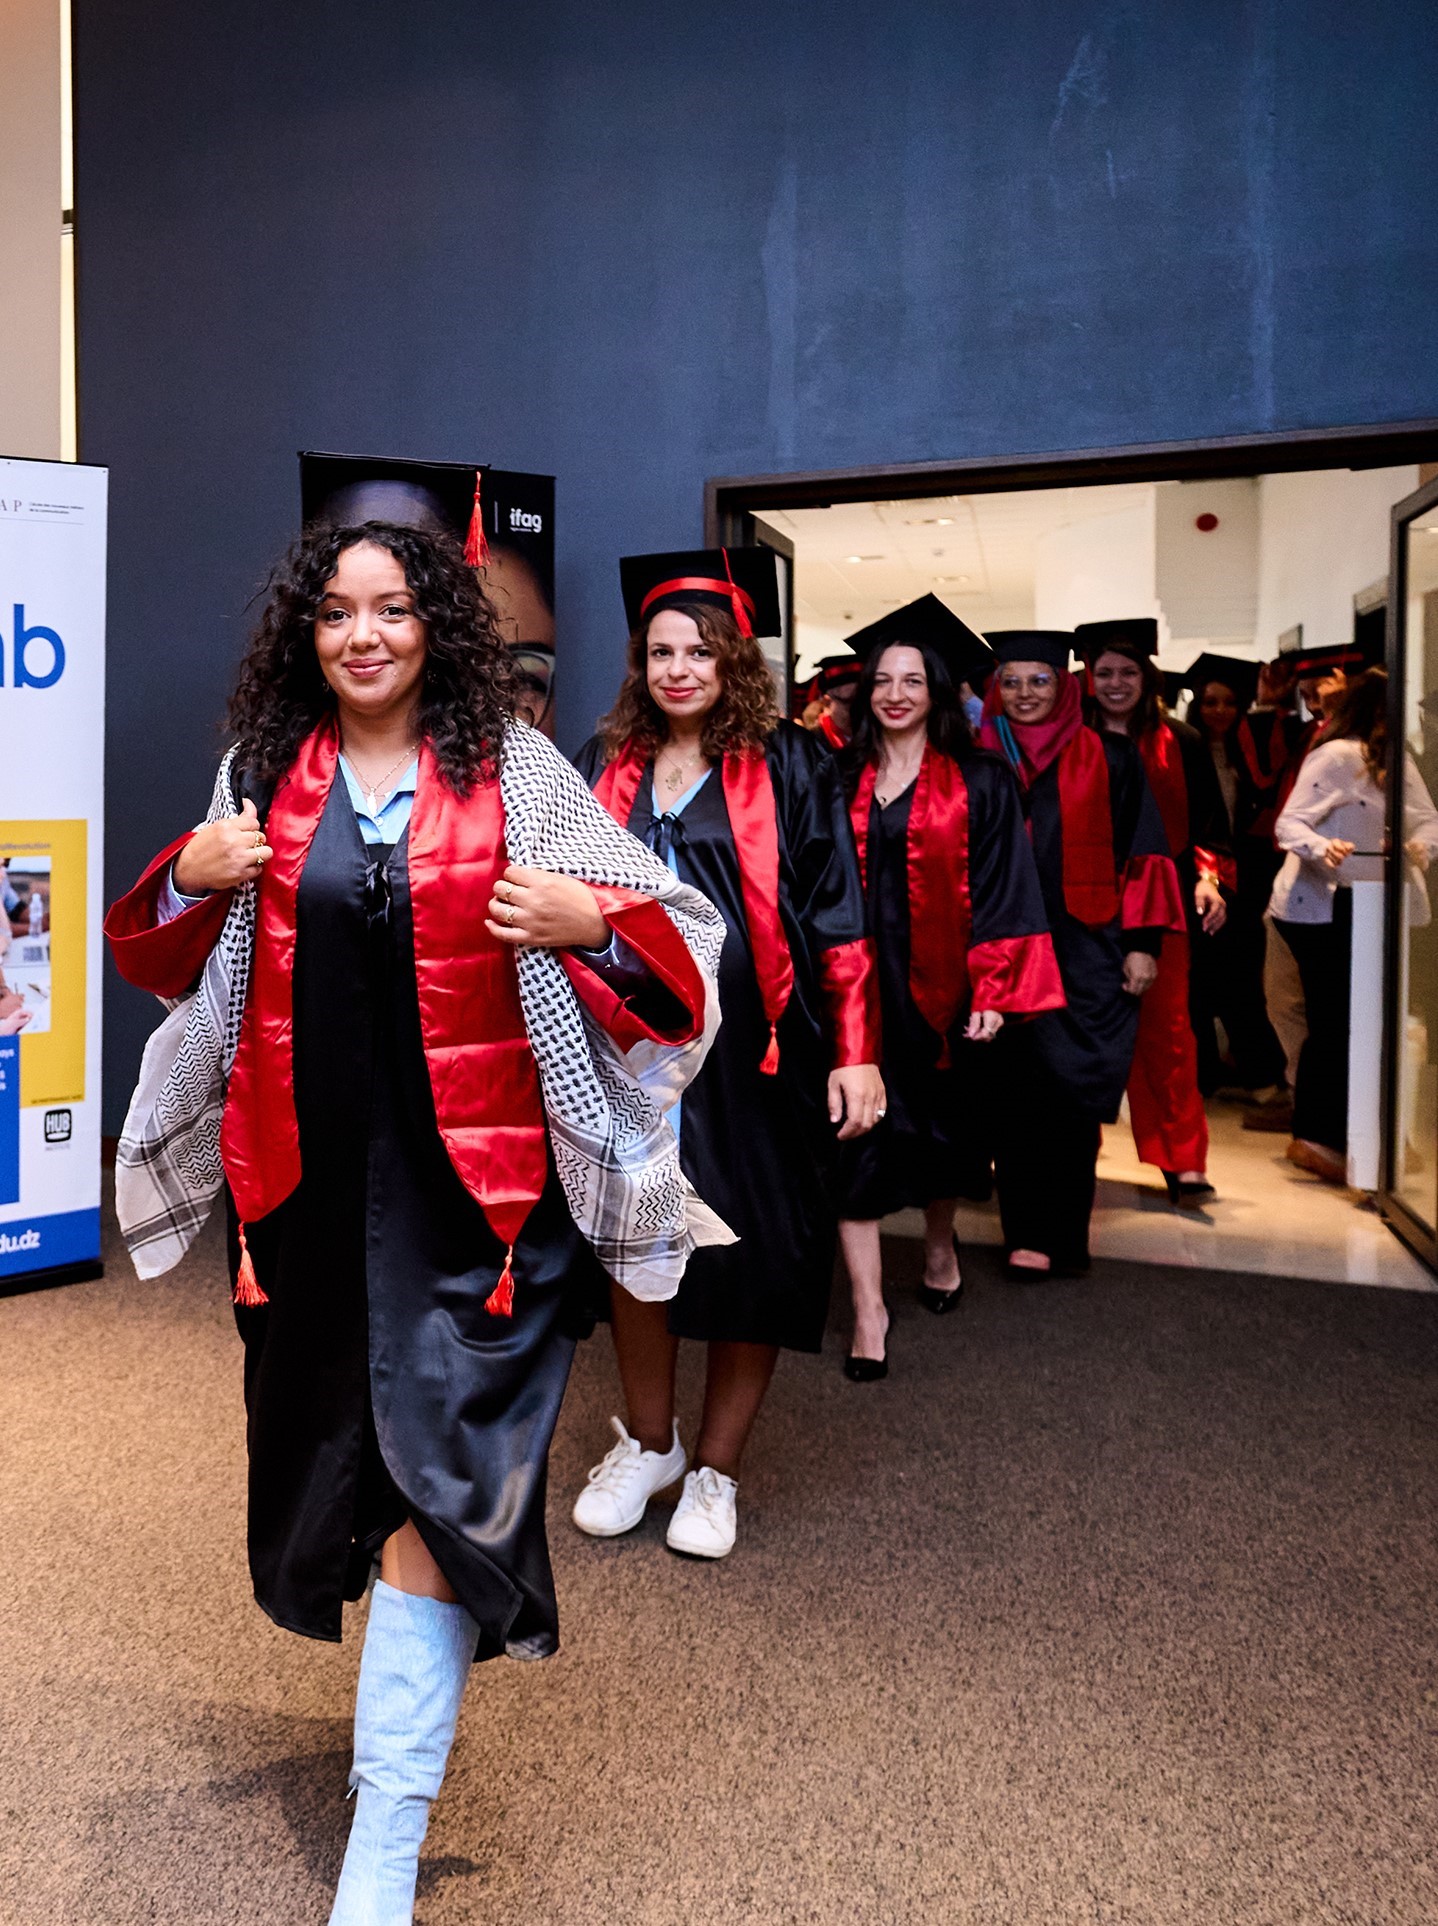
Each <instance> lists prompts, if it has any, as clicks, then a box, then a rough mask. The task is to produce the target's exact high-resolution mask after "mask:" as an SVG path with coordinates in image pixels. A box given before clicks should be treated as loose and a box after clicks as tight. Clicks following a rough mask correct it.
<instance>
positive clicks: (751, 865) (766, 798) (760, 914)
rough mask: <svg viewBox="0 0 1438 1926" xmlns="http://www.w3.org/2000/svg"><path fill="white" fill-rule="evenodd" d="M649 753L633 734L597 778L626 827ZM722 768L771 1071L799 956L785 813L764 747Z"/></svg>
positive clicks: (729, 759) (598, 792)
mask: <svg viewBox="0 0 1438 1926" xmlns="http://www.w3.org/2000/svg"><path fill="white" fill-rule="evenodd" d="M647 761H648V758H647V757H646V756H644V755H642V754H641V753H640V751H639V750H638V749H637V748H636V747H635V745H634V744H633V743H632V742H627V743H626V744H625V745H624V747H623V749H621V750H620V752H619V754H618V755H617V756H616V757H615V758H614V760H613V761H612V762H609V763H606V764H605V767H604V769H603V771H602V772H601V774H600V777H599V780H598V782H597V783H595V785H594V794H595V796H596V797H597V798H598V800H599V801H600V802H601V803H602V804H603V805H604V807H605V808H606V809H607V810H608V811H609V813H610V815H611V816H612V817H613V818H614V820H615V822H617V823H618V824H619V825H620V827H621V828H622V829H627V828H628V827H629V818H630V816H631V815H632V814H633V812H634V802H635V798H636V797H637V796H638V794H639V785H640V783H641V782H642V781H643V779H644V770H645V767H646V765H647ZM721 770H722V780H723V784H724V803H725V806H726V808H727V809H728V811H729V823H730V827H731V828H732V829H733V831H734V847H735V849H736V851H737V852H738V856H739V890H740V895H741V896H742V897H743V901H744V922H745V926H746V928H747V930H748V933H749V952H750V955H751V956H752V957H753V958H754V975H755V977H756V978H757V979H758V983H759V995H760V998H761V1000H762V1002H763V1005H764V1015H765V1016H766V1017H767V1018H768V1021H769V1047H768V1049H767V1050H766V1051H765V1053H764V1060H763V1062H762V1063H761V1064H760V1066H759V1068H760V1069H761V1070H763V1071H765V1072H766V1073H767V1074H768V1075H769V1076H773V1075H774V1074H775V1072H776V1071H777V1070H778V1068H779V1037H778V1025H779V1019H780V1017H781V1016H783V1014H784V1012H785V1010H786V1009H787V1008H788V1005H789V997H790V994H791V992H792V990H793V988H794V959H793V957H792V956H791V955H790V954H789V945H788V942H787V940H786V938H785V936H784V926H783V923H782V922H781V921H780V918H779V817H778V813H777V811H776V809H775V807H774V784H773V782H772V780H771V779H770V775H769V764H768V761H767V760H766V758H765V755H764V752H763V750H762V749H744V750H741V751H739V753H738V754H736V755H729V756H725V758H724V761H723V763H722V765H721Z"/></svg>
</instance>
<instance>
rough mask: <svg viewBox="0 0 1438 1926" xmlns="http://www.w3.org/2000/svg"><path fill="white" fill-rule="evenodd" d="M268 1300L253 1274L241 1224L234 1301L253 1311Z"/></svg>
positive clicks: (252, 1266) (251, 1259) (253, 1262)
mask: <svg viewBox="0 0 1438 1926" xmlns="http://www.w3.org/2000/svg"><path fill="white" fill-rule="evenodd" d="M269 1301H270V1300H269V1299H268V1298H267V1297H266V1296H265V1293H264V1291H263V1290H262V1289H261V1287H260V1280H259V1278H258V1277H256V1276H255V1260H254V1258H252V1257H251V1256H250V1247H249V1245H248V1244H247V1243H246V1242H245V1227H244V1225H243V1224H241V1225H240V1268H239V1270H238V1271H237V1272H236V1273H235V1302H236V1304H243V1305H244V1306H245V1308H246V1310H250V1311H253V1310H255V1309H256V1308H257V1307H258V1306H259V1305H261V1304H268V1303H269Z"/></svg>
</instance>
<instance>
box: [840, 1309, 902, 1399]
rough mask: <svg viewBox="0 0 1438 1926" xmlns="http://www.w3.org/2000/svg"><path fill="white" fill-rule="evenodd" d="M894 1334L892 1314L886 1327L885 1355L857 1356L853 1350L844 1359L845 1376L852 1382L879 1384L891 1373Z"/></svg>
mask: <svg viewBox="0 0 1438 1926" xmlns="http://www.w3.org/2000/svg"><path fill="white" fill-rule="evenodd" d="M893 1335H894V1320H893V1317H892V1315H891V1316H890V1318H889V1322H888V1324H887V1325H886V1327H885V1329H884V1355H883V1356H882V1357H881V1358H856V1357H855V1356H854V1354H853V1352H852V1351H851V1352H850V1353H849V1355H848V1357H846V1358H845V1359H844V1376H845V1377H846V1378H847V1379H848V1380H849V1382H850V1384H877V1383H878V1382H879V1380H880V1378H886V1377H888V1375H889V1339H890V1338H891V1337H892V1336H893Z"/></svg>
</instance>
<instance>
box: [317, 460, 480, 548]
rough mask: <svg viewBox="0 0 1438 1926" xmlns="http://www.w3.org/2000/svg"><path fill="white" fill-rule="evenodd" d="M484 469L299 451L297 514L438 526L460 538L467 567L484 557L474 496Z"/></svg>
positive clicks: (345, 523) (326, 519)
mask: <svg viewBox="0 0 1438 1926" xmlns="http://www.w3.org/2000/svg"><path fill="white" fill-rule="evenodd" d="M483 475H484V470H483V469H482V468H476V467H473V466H471V465H470V464H469V463H467V462H454V461H402V460H392V459H389V458H387V457H384V456H379V455H324V454H315V453H312V452H308V451H306V452H302V453H301V455H300V519H301V521H302V522H303V524H304V526H305V527H306V528H308V527H309V525H310V524H311V522H333V523H337V524H340V525H342V526H346V527H348V526H351V525H353V524H354V523H356V522H398V523H399V524H400V526H401V527H402V528H428V529H443V530H445V531H447V532H448V533H449V534H451V535H453V536H455V537H456V538H457V539H458V540H459V541H461V542H462V543H463V544H464V559H465V560H466V561H467V562H468V563H469V564H470V566H471V567H472V568H482V567H483V566H484V563H485V562H486V561H487V560H488V544H487V543H486V541H485V539H484V515H483V512H482V509H481V503H480V496H481V490H482V482H483Z"/></svg>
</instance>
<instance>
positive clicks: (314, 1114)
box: [232, 779, 598, 1658]
mask: <svg viewBox="0 0 1438 1926" xmlns="http://www.w3.org/2000/svg"><path fill="white" fill-rule="evenodd" d="M386 859H387V860H386ZM294 1013H295V1023H294V1084H295V1110H296V1115H297V1119H298V1123H299V1136H300V1154H301V1161H302V1168H303V1176H302V1178H301V1180H300V1183H299V1186H298V1188H297V1189H296V1190H295V1191H294V1192H293V1193H292V1194H291V1196H290V1197H288V1198H287V1199H286V1200H285V1202H284V1203H283V1204H282V1205H281V1206H280V1207H279V1208H278V1209H277V1210H275V1211H273V1212H272V1213H271V1214H270V1215H269V1216H268V1217H266V1218H263V1219H261V1220H260V1221H259V1222H257V1223H252V1224H248V1225H247V1226H246V1232H247V1236H248V1241H249V1248H250V1251H251V1254H252V1256H253V1258H254V1260H255V1267H256V1272H257V1275H258V1277H259V1280H260V1283H261V1284H262V1286H263V1288H264V1290H265V1292H266V1294H267V1296H268V1298H269V1303H268V1304H267V1305H263V1306H260V1307H258V1308H255V1309H241V1308H238V1307H237V1309H236V1317H237V1320H238V1322H239V1326H240V1333H241V1335H242V1337H243V1338H244V1342H245V1401H246V1407H247V1411H248V1420H249V1452H250V1473H249V1546H250V1569H251V1573H252V1575H253V1578H254V1585H255V1595H256V1597H257V1599H258V1600H259V1603H260V1604H261V1605H262V1606H263V1607H264V1609H265V1610H266V1611H267V1612H268V1613H269V1615H270V1616H271V1617H272V1618H273V1619H275V1620H276V1621H277V1623H279V1624H281V1625H284V1626H286V1627H288V1628H289V1629H290V1630H292V1631H296V1632H302V1633H304V1634H306V1635H308V1636H310V1637H313V1638H322V1639H338V1637H339V1636H340V1615H341V1601H342V1600H343V1599H344V1598H346V1597H357V1596H358V1595H359V1593H360V1591H361V1590H362V1588H363V1586H364V1583H365V1581H366V1578H367V1576H368V1570H369V1566H370V1562H371V1558H372V1555H373V1553H374V1551H375V1550H376V1549H377V1548H378V1546H379V1545H380V1544H381V1543H382V1541H383V1540H384V1539H385V1538H386V1537H387V1536H388V1535H389V1533H390V1532H392V1531H393V1530H395V1528H396V1527H397V1526H398V1525H399V1524H400V1523H402V1522H403V1520H404V1519H405V1518H406V1517H410V1518H412V1519H413V1521H414V1523H415V1525H416V1527H417V1529H418V1530H419V1532H420V1535H421V1536H422V1538H423V1539H424V1542H425V1544H426V1546H427V1547H428V1548H429V1550H430V1552H431V1553H432V1554H433V1556H434V1558H435V1560H436V1562H437V1563H438V1565H439V1567H440V1569H441V1570H442V1571H443V1573H444V1575H445V1577H446V1578H447V1579H448V1580H449V1583H450V1584H451V1586H452V1587H453V1588H454V1590H455V1592H456V1594H457V1595H458V1597H459V1598H460V1600H461V1602H462V1603H463V1604H464V1605H465V1607H466V1608H467V1610H468V1611H469V1612H470V1614H471V1615H472V1616H473V1618H474V1619H475V1620H476V1621H477V1623H478V1625H479V1627H480V1641H479V1648H478V1653H477V1656H478V1657H479V1658H491V1657H494V1656H495V1655H496V1654H498V1653H500V1652H503V1651H506V1650H507V1651H508V1652H509V1653H510V1655H511V1656H513V1657H521V1658H538V1657H544V1656H546V1655H547V1654H548V1653H550V1652H552V1651H553V1650H554V1649H555V1647H556V1645H557V1642H558V1626H557V1612H556V1606H555V1598H554V1584H553V1579H552V1576H551V1572H550V1564H549V1551H548V1546H547V1544H546V1540H545V1530H544V1497H545V1471H546V1464H547V1457H548V1451H549V1443H550V1438H551V1436H552V1434H553V1430H554V1424H555V1420H556V1418H557V1416H558V1413H559V1405H560V1400H561V1398H562V1396H563V1393H564V1387H565V1382H566V1380H567V1378H568V1375H569V1367H570V1361H571V1358H572V1356H573V1351H574V1340H575V1336H576V1334H578V1333H579V1332H581V1331H582V1329H583V1312H582V1310H581V1308H580V1305H581V1302H582V1300H583V1299H585V1298H586V1297H587V1298H591V1299H592V1297H593V1295H594V1293H595V1291H596V1290H597V1288H598V1285H597V1280H596V1276H595V1273H596V1272H597V1268H598V1267H597V1264H596V1262H595V1260H594V1257H593V1254H592V1252H591V1251H590V1248H589V1246H588V1244H587V1243H586V1242H585V1240H584V1239H583V1237H582V1236H581V1235H580V1233H579V1231H578V1230H577V1229H576V1228H575V1225H574V1222H573V1220H572V1219H571V1217H570V1215H569V1211H568V1208H567V1206H566V1204H565V1201H564V1195H563V1192H562V1190H561V1188H560V1185H559V1182H558V1179H557V1178H556V1177H555V1175H554V1173H553V1169H552V1167H551V1172H550V1178H549V1182H548V1184H547V1186H546V1188H545V1190H544V1193H543V1195H542V1196H541V1198H540V1200H539V1201H538V1203H537V1204H536V1205H535V1207H534V1209H533V1211H532V1212H531V1213H530V1216H529V1219H528V1221H527V1223H526V1224H525V1227H524V1232H523V1235H522V1236H521V1238H520V1239H519V1242H518V1243H517V1245H516V1246H515V1253H514V1277H515V1292H514V1314H513V1316H512V1317H510V1318H504V1317H495V1316H491V1315H490V1314H489V1313H488V1312H487V1311H486V1310H485V1308H484V1307H485V1301H486V1299H487V1298H488V1297H489V1295H490V1293H491V1291H492V1290H493V1288H494V1286H495V1284H496V1282H497V1280H498V1277H499V1273H500V1270H501V1267H502V1265H503V1262H504V1248H503V1246H502V1245H501V1243H500V1242H499V1239H498V1238H497V1237H496V1235H495V1233H494V1232H493V1231H492V1230H491V1229H490V1227H489V1224H488V1222H487V1220H486V1218H485V1216H484V1213H483V1211H482V1210H481V1209H480V1207H479V1205H478V1204H477V1203H476V1202H475V1201H474V1199H473V1198H472V1197H471V1196H470V1194H469V1192H468V1191H467V1190H466V1189H465V1188H464V1186H463V1184H462V1183H461V1182H460V1180H459V1178H458V1176H457V1175H456V1174H455V1171H454V1168H453V1166H452V1164H451V1163H450V1160H449V1157H448V1154H447V1152H446V1151H445V1148H444V1144H443V1142H442V1141H441V1139H440V1136H439V1132H438V1128H437V1126H436V1122H435V1113H434V1103H433V1099H432V1096H431V1093H430V1082H429V1074H428V1069H427V1066H426V1063H425V1057H424V1050H423V1045H422V1040H421V1033H420V1022H419V1005H418V998H417V994H416V987H415V974H414V946H413V937H412V931H411V923H410V907H409V891H408V886H407V877H406V868H405V839H404V838H401V840H400V842H399V843H398V845H397V846H396V847H395V849H394V850H393V852H392V853H390V852H388V851H385V850H382V849H367V848H366V847H365V844H364V842H363V840H362V838H361V836H360V832H359V827H358V824H357V823H356V820H355V816H354V811H353V809H352V807H351V805H350V802H349V798H348V795H347V793H346V790H345V785H344V782H343V780H342V779H337V780H336V782H335V784H334V787H333V789H332V790H331V792H330V796H329V800H328V802H327V804H326V806H325V810H324V813H323V815H322V817H321V819H320V824H319V828H318V830H317V832H316V834H315V839H314V842H313V844H312V846H311V849H310V853H309V856H308V859H307V861H306V864H305V869H304V874H303V877H302V879H301V882H300V888H299V899H298V912H297V935H296V947H295V969H294ZM232 1216H233V1213H232ZM232 1256H233V1250H232Z"/></svg>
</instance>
